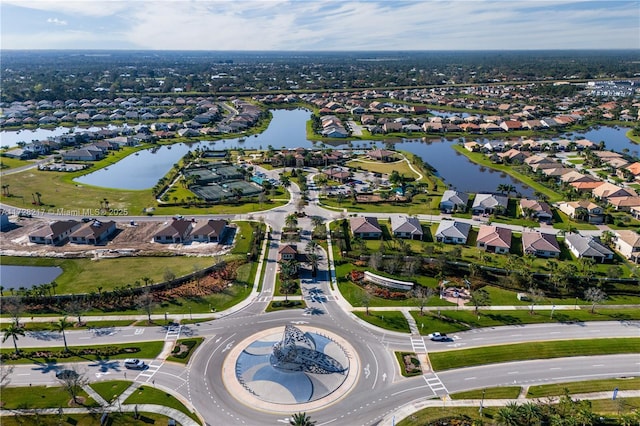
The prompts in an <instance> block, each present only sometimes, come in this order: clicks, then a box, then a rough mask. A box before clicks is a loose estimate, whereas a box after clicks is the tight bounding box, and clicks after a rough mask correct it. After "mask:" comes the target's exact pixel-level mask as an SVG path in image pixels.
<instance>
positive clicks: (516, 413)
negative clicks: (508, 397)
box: [496, 402, 522, 426]
mask: <svg viewBox="0 0 640 426" xmlns="http://www.w3.org/2000/svg"><path fill="white" fill-rule="evenodd" d="M496 421H497V423H498V424H499V425H501V426H520V425H521V424H522V422H521V419H520V407H519V406H518V403H517V402H509V403H508V404H507V405H505V406H504V407H501V408H500V409H499V410H498V413H497V414H496Z"/></svg>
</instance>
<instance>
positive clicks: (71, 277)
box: [2, 256, 215, 294]
mask: <svg viewBox="0 0 640 426" xmlns="http://www.w3.org/2000/svg"><path fill="white" fill-rule="evenodd" d="M214 261H215V260H214V258H202V257H197V256H171V257H162V256H151V257H137V256H136V257H119V258H114V259H101V260H98V261H95V260H91V259H88V258H83V259H62V258H50V257H47V258H45V257H14V256H2V264H3V265H24V266H59V267H61V268H62V270H63V273H62V275H60V276H59V277H58V278H56V283H57V284H58V287H57V288H56V293H58V294H71V293H90V292H96V293H98V287H101V291H109V290H113V289H114V288H115V287H122V286H126V285H127V284H131V285H133V284H134V283H135V281H139V282H140V283H144V281H143V280H142V277H149V278H150V279H151V281H152V282H156V283H157V282H162V281H164V273H165V271H166V270H167V268H169V269H170V270H171V271H172V272H173V273H174V274H175V275H176V276H177V277H179V276H182V275H187V274H190V273H192V272H193V269H194V267H200V268H205V267H207V266H211V265H213V264H214Z"/></svg>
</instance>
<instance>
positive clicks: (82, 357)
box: [0, 341, 164, 364]
mask: <svg viewBox="0 0 640 426" xmlns="http://www.w3.org/2000/svg"><path fill="white" fill-rule="evenodd" d="M163 346H164V342H163V341H154V342H133V343H126V344H114V345H89V346H70V347H69V350H68V351H66V352H65V350H64V347H62V346H58V347H55V346H54V347H43V348H21V349H20V348H19V349H20V354H19V355H20V356H21V357H20V358H18V359H11V358H8V356H9V355H12V354H14V350H13V348H10V347H9V348H2V349H0V354H2V355H3V358H5V359H4V360H3V362H4V363H6V364H34V363H35V364H50V363H69V362H87V361H97V362H100V361H105V360H110V359H125V358H143V359H153V358H155V357H157V356H158V354H159V353H160V351H162V347H163ZM127 348H130V349H131V350H127ZM88 351H93V353H90V352H88ZM105 353H108V355H105Z"/></svg>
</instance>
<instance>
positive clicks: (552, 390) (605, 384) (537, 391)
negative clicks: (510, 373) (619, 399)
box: [527, 377, 640, 398]
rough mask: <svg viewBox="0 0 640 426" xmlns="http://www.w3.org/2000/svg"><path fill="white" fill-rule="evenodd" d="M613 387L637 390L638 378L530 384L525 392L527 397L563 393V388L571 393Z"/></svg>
mask: <svg viewBox="0 0 640 426" xmlns="http://www.w3.org/2000/svg"><path fill="white" fill-rule="evenodd" d="M615 388H618V390H638V389H640V378H638V377H628V378H618V379H604V380H587V381H584V382H570V383H555V384H550V385H539V386H531V387H529V391H528V392H527V398H542V397H546V396H558V395H564V393H565V390H568V391H569V393H571V394H580V393H590V392H607V391H608V392H613V389H615Z"/></svg>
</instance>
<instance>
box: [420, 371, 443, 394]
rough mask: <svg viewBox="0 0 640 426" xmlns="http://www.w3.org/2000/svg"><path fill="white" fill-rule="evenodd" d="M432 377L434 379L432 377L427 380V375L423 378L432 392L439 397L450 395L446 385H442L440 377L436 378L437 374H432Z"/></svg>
mask: <svg viewBox="0 0 640 426" xmlns="http://www.w3.org/2000/svg"><path fill="white" fill-rule="evenodd" d="M431 376H432V377H430V378H427V376H426V375H424V376H422V378H423V379H424V381H425V382H427V386H429V388H430V389H431V391H432V392H433V393H434V394H436V395H438V396H441V395H448V394H449V391H448V390H447V388H446V387H445V385H444V383H442V381H441V380H440V378H439V377H438V376H436V375H435V374H432V375H431Z"/></svg>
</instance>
